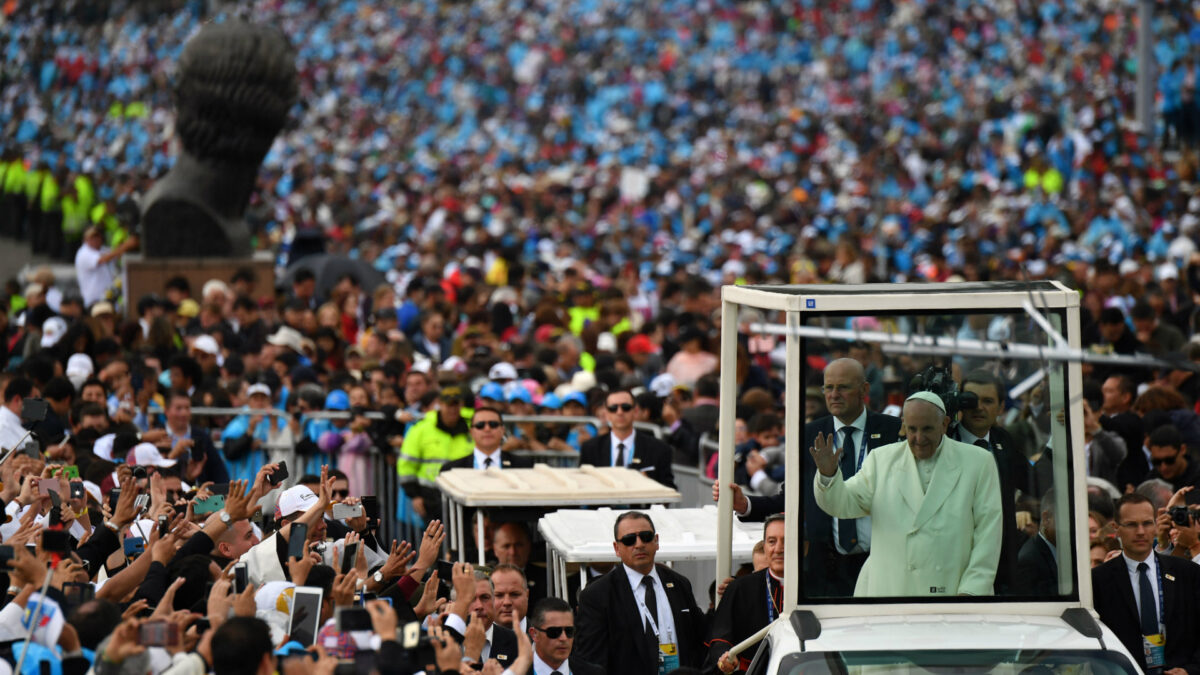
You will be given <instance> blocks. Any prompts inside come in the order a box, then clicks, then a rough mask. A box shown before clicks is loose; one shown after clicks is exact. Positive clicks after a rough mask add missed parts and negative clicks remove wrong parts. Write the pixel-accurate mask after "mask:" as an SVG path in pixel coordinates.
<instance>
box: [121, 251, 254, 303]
mask: <svg viewBox="0 0 1200 675" xmlns="http://www.w3.org/2000/svg"><path fill="white" fill-rule="evenodd" d="M123 260H124V266H125V267H124V272H123V273H122V277H123V278H122V283H123V286H122V288H123V289H124V298H125V312H126V314H127V315H128V316H129V317H130V318H137V317H136V316H135V314H136V312H137V302H138V300H139V299H141V297H142V296H144V295H146V294H147V293H156V294H158V295H160V296H161V295H163V289H164V287H165V286H166V283H167V279H170V278H171V277H175V276H182V277H184V278H185V279H187V280H188V283H190V284H191V286H192V297H193V298H194V299H195V300H196V302H200V289H202V288H203V287H204V282H206V281H208V280H209V279H220V280H221V281H224V282H225V283H226V284H228V283H230V280H231V279H233V275H234V273H235V272H237V271H238V270H240V269H242V268H248V269H250V270H252V271H253V272H254V277H255V284H254V291H253V293H252V294H251V296H250V297H251V299H252V300H254V301H255V302H257V301H258V300H259V299H260V298H264V297H267V298H273V297H274V296H275V259H274V257H273V256H272V255H271V253H270V252H268V251H258V252H255V254H254V256H253V257H251V258H145V257H144V256H142V255H141V254H133V253H131V254H128V255H126V256H125V257H124V259H123Z"/></svg>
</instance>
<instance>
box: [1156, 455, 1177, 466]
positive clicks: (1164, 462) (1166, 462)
mask: <svg viewBox="0 0 1200 675" xmlns="http://www.w3.org/2000/svg"><path fill="white" fill-rule="evenodd" d="M1177 457H1178V455H1171V456H1170V457H1160V458H1158V459H1154V458H1153V457H1152V458H1150V463H1151V464H1162V465H1164V466H1170V465H1172V464H1174V463H1175V459H1176V458H1177Z"/></svg>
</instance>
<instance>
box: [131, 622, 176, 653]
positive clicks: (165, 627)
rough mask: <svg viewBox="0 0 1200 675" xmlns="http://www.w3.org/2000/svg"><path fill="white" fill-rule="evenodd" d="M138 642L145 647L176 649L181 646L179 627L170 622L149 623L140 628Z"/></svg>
mask: <svg viewBox="0 0 1200 675" xmlns="http://www.w3.org/2000/svg"><path fill="white" fill-rule="evenodd" d="M138 642H140V643H141V644H142V646H144V647H174V646H175V645H178V644H179V627H178V626H176V625H175V624H173V623H171V622H169V621H147V622H145V623H143V624H142V625H141V626H140V627H138Z"/></svg>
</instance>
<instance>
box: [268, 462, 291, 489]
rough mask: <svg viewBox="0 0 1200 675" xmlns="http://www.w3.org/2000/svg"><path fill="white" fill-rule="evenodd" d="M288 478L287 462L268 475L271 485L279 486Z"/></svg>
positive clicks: (280, 464) (281, 463)
mask: <svg viewBox="0 0 1200 675" xmlns="http://www.w3.org/2000/svg"><path fill="white" fill-rule="evenodd" d="M287 477H288V468H287V462H280V463H279V466H278V467H277V468H276V469H275V470H274V471H272V472H271V473H269V474H267V482H268V483H270V484H271V485H279V484H280V483H282V482H283V481H284V480H286V479H287Z"/></svg>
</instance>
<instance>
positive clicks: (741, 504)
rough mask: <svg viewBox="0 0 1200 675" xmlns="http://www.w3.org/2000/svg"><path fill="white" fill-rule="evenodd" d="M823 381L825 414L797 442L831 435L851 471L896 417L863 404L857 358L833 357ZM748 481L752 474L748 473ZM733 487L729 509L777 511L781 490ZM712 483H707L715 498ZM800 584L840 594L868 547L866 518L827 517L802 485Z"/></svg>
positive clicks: (890, 432)
mask: <svg viewBox="0 0 1200 675" xmlns="http://www.w3.org/2000/svg"><path fill="white" fill-rule="evenodd" d="M824 377H825V384H824V386H822V387H821V391H822V393H823V394H824V396H825V407H826V408H827V409H828V410H829V414H828V415H825V416H824V417H818V418H817V419H815V420H813V421H812V422H809V423H808V424H806V425H805V426H804V443H803V445H802V446H801V447H802V448H810V447H812V446H813V443H814V441H815V440H816V438H817V437H818V436H824V437H830V438H832V439H833V443H834V446H835V447H836V448H837V449H839V450H840V449H842V448H843V447H844V448H846V449H847V452H845V453H843V454H842V455H841V458H842V463H841V469H842V473H843V475H846V476H852V475H854V474H855V473H856V472H857V471H858V470H859V469H860V468H861V467H862V465H863V462H864V461H865V459H866V458H867V457H868V456H869V455H870V453H871V452H872V451H873V450H874V449H875V448H878V447H880V446H884V445H887V444H889V443H894V442H896V440H897V439H898V438H899V432H900V420H899V419H897V418H895V417H892V416H891V415H882V414H879V413H875V412H871V411H869V410H867V407H866V401H867V390H868V389H869V387H870V385H869V384H868V383H867V379H866V375H865V373H864V371H863V367H862V364H861V363H859V362H858V361H855V360H854V359H837V360H834V361H831V362H830V363H829V365H827V366H826V367H825V373H824ZM801 459H802V460H803V461H804V480H805V481H806V482H805V484H806V485H808V484H811V483H812V480H813V477H814V476H815V475H816V465H815V464H814V463H813V460H812V457H811V456H810V455H809V454H808V453H807V452H806V453H804V456H803V457H802V458H801ZM750 482H751V486H752V487H753V486H754V485H755V477H753V476H751V479H750ZM729 487H730V488H731V490H732V492H733V508H734V512H735V513H737V514H738V515H740V516H741V517H742V520H748V521H761V520H763V519H765V518H766V517H767V516H769V515H771V514H772V513H779V512H780V511H783V504H784V492H783V490H782V489H781V490H780V491H779V493H778V494H775V495H770V496H764V497H749V498H747V497H746V496H745V495H744V494H742V490H741V488H740V487H738V486H737V485H730V486H729ZM718 489H719V488H718V486H717V485H716V484H714V485H713V499H714V500H716V498H717V494H718ZM804 534H805V539H804V549H802V550H806V551H807V553H805V559H804V571H805V574H804V584H805V594H806V595H807V596H808V597H845V596H848V595H850V594H851V593H852V592H853V591H854V585H855V582H856V581H857V579H858V573H859V570H861V569H862V566H863V564H864V563H866V561H867V555H868V553H870V551H871V522H870V519H869V518H841V519H837V518H830V517H829V514H827V513H825V512H824V511H822V510H821V509H820V508H818V507H817V503H816V501H815V500H814V498H813V493H812V490H805V491H804Z"/></svg>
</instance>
